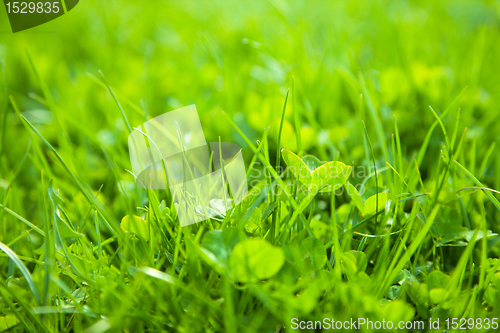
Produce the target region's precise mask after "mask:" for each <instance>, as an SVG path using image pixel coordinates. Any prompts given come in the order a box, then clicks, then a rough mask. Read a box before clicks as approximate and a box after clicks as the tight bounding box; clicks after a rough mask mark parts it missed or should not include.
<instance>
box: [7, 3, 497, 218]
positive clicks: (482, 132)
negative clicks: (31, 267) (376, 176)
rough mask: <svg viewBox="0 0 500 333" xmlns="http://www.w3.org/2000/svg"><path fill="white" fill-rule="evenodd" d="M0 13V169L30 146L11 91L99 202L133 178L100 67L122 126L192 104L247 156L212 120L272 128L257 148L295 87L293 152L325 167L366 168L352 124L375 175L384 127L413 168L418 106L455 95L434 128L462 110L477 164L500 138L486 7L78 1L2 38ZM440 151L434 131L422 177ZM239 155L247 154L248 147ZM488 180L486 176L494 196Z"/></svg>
mask: <svg viewBox="0 0 500 333" xmlns="http://www.w3.org/2000/svg"><path fill="white" fill-rule="evenodd" d="M0 17H2V19H1V20H0V32H1V33H0V58H1V59H3V60H4V75H2V76H1V78H0V87H1V89H2V90H3V91H4V92H2V94H1V95H0V99H1V100H0V101H1V104H0V107H1V108H2V110H4V111H3V112H2V113H3V117H2V118H3V120H2V125H3V128H4V131H3V132H2V133H3V137H2V141H1V145H2V148H1V149H2V150H1V151H2V161H3V163H4V167H6V169H7V170H8V169H9V168H13V166H15V165H16V164H17V163H18V161H19V160H20V159H21V158H22V156H23V155H24V154H25V152H26V149H27V145H28V140H29V137H30V135H29V134H30V133H29V132H28V131H27V130H26V129H25V128H24V126H23V124H22V123H21V122H20V121H19V119H18V118H17V116H16V115H15V113H14V110H13V109H12V106H11V105H10V104H9V103H8V99H7V96H8V95H9V94H10V95H12V96H13V97H14V99H15V101H16V102H17V103H18V104H19V107H20V109H21V111H22V112H23V114H24V115H26V117H27V118H28V119H29V120H30V121H32V123H33V124H34V125H35V126H36V128H37V129H38V130H40V131H41V133H42V134H43V135H44V136H45V137H46V138H47V139H48V140H49V141H50V142H51V143H53V144H54V146H55V147H56V149H60V153H61V155H62V156H63V158H65V159H66V160H69V161H73V162H72V163H73V165H72V166H71V167H72V168H77V169H78V170H80V172H81V174H82V177H83V178H84V181H85V182H86V183H87V184H90V185H91V187H92V189H93V190H94V191H97V189H98V188H99V186H100V185H101V184H105V186H104V188H103V192H104V193H105V194H107V196H106V198H108V200H110V201H113V198H114V197H115V196H116V195H117V193H118V191H127V189H128V190H130V191H133V188H134V182H133V179H132V176H131V175H129V174H128V173H126V171H125V169H130V161H129V159H128V148H127V136H128V132H127V129H126V127H125V125H124V122H123V120H122V117H121V114H120V110H119V109H118V107H117V105H116V103H115V102H114V100H113V98H112V96H111V94H109V92H108V91H107V89H106V88H105V87H103V85H102V79H101V77H100V75H99V73H98V70H101V71H102V73H103V74H104V75H105V77H106V79H107V82H108V83H109V84H110V86H111V87H112V88H113V89H114V91H115V92H116V94H117V97H118V100H119V101H120V103H121V105H122V106H123V109H124V112H125V113H126V115H127V117H128V118H129V120H130V123H131V126H132V127H136V126H138V125H140V124H141V123H143V122H144V121H145V119H146V117H154V116H156V115H159V114H162V113H164V112H167V111H171V110H174V109H176V108H179V107H182V106H186V105H190V104H196V106H197V109H198V112H199V114H200V117H201V121H202V124H203V128H204V131H205V136H206V138H207V141H218V137H219V136H221V138H222V141H228V142H231V141H232V142H236V143H238V144H239V145H240V146H242V147H245V146H246V144H245V143H244V141H243V140H242V139H241V138H240V137H239V136H238V135H237V134H236V132H234V131H233V130H232V128H231V126H230V124H229V123H228V122H227V120H225V119H224V118H223V117H222V116H221V113H220V111H222V110H223V111H225V112H226V113H228V114H229V115H230V116H231V117H233V119H234V121H235V122H236V123H237V124H238V125H239V126H240V127H241V128H242V129H243V131H244V132H245V134H246V135H248V136H249V137H250V138H251V139H252V140H257V139H260V138H261V136H262V133H263V131H264V130H265V129H266V128H267V127H268V126H270V129H269V138H270V147H271V152H273V151H274V150H273V147H275V146H276V138H277V135H278V129H279V121H280V116H281V112H282V108H283V103H284V100H285V95H286V91H287V89H288V88H290V87H291V86H292V78H293V77H294V78H295V91H296V94H295V96H294V97H295V110H296V112H297V113H298V115H299V119H300V121H301V129H300V132H301V138H302V148H303V150H304V151H306V152H307V153H311V154H315V155H316V156H318V157H319V158H320V159H322V160H324V161H326V160H334V159H338V160H340V161H343V162H345V163H347V164H366V163H368V160H367V156H368V155H367V152H366V151H365V149H364V146H363V135H364V134H363V127H362V123H361V120H364V121H365V123H366V126H367V128H368V132H369V133H370V136H371V137H372V142H373V145H374V150H375V155H376V158H377V160H378V162H379V163H380V164H381V165H382V164H384V162H385V158H384V155H383V148H382V147H381V145H380V142H381V141H380V135H381V136H383V139H384V140H387V144H388V146H389V147H390V144H391V143H390V142H391V141H390V140H391V134H392V133H394V126H393V121H394V117H395V119H396V120H397V122H398V126H399V131H400V135H401V142H402V147H403V156H406V157H407V158H408V161H406V162H411V159H412V157H413V156H414V155H415V154H416V153H417V151H418V149H419V148H420V146H421V144H422V142H423V140H424V136H425V134H426V130H427V129H428V127H429V126H430V125H431V124H432V123H433V122H434V120H435V118H434V116H433V115H432V113H431V112H430V110H429V108H428V106H429V105H432V107H433V108H434V109H435V110H436V111H437V113H438V114H441V113H442V112H443V111H444V110H445V109H446V108H447V107H448V106H449V105H450V104H451V102H452V101H453V100H454V99H455V98H456V97H457V96H458V95H459V93H460V92H461V91H462V90H463V89H464V88H465V87H466V86H467V87H468V88H467V89H466V90H465V93H464V94H463V95H462V96H461V97H460V101H459V103H456V104H454V105H453V109H452V110H451V111H450V112H449V113H448V115H447V116H446V117H445V118H444V122H445V125H446V126H449V128H450V130H449V131H450V132H451V131H452V129H453V126H454V124H455V118H456V116H457V109H458V107H461V108H462V111H461V119H460V124H461V126H460V134H461V133H462V130H463V127H465V126H467V127H468V130H467V133H466V138H467V139H468V140H466V141H464V145H465V148H467V147H471V146H472V145H476V146H477V160H478V162H477V163H478V164H480V161H481V156H482V155H484V154H485V153H486V151H487V149H488V147H489V146H490V144H491V143H492V142H494V141H495V140H497V138H498V134H497V133H500V125H499V124H498V122H497V121H496V120H497V115H498V112H499V108H498V105H499V102H500V84H499V80H498V73H500V68H499V67H500V39H499V28H500V2H499V1H459V0H452V1H439V2H438V1H434V0H429V1H320V0H314V1H285V0H269V1H255V0H252V1H238V2H236V1H153V0H148V1H141V2H138V1H130V0H126V1H125V0H121V1H117V0H116V1H115V0H112V1H96V0H82V1H80V3H79V4H78V5H77V7H75V8H74V9H73V10H72V11H70V12H69V13H67V14H65V15H64V16H62V17H60V18H58V19H56V20H54V21H52V22H49V23H47V24H44V25H42V26H39V27H36V28H33V29H30V30H27V31H24V32H19V33H16V34H12V33H11V32H10V26H9V24H8V21H7V19H6V17H7V16H6V13H5V8H4V7H2V9H0ZM26 51H28V52H29V53H30V54H31V56H32V57H33V60H34V63H35V65H36V67H37V68H38V71H39V72H40V76H41V77H42V78H43V80H44V81H45V83H46V84H47V86H48V88H49V89H50V92H51V94H52V96H53V98H54V102H55V105H56V106H57V108H58V110H60V112H59V114H60V117H61V118H62V123H63V127H64V129H65V131H66V132H65V133H66V134H65V135H66V136H68V138H69V140H70V142H71V143H72V145H73V146H74V147H76V148H75V149H73V150H71V151H69V150H65V149H63V147H60V146H59V144H58V142H59V141H58V140H57V137H58V129H57V128H58V127H57V126H56V125H55V124H54V119H53V117H52V115H51V113H50V112H49V111H48V108H47V106H46V105H44V103H43V98H41V96H43V94H42V90H41V87H40V85H39V82H38V80H37V78H36V76H35V73H34V72H33V70H32V68H31V66H30V63H29V60H28V57H27V55H26ZM361 94H362V95H363V96H362V97H360V95H361ZM374 115H376V118H377V119H379V120H380V121H376V120H375V117H374ZM293 124H294V121H293V110H292V108H291V105H290V103H289V106H288V108H287V112H286V119H285V123H284V131H283V142H282V144H283V146H284V147H285V148H288V149H291V150H293V151H296V150H297V144H296V133H295V129H294V125H293ZM377 126H379V129H378V130H377ZM438 132H439V133H438ZM440 136H441V137H440ZM377 138H378V139H377ZM474 138H476V139H474ZM36 140H38V139H36ZM442 141H443V139H442V135H441V132H440V131H435V135H434V136H433V139H432V140H431V142H430V145H429V152H428V154H427V155H426V159H425V160H424V163H423V165H422V166H421V172H422V174H423V175H424V176H425V174H426V172H430V170H428V169H427V168H428V167H427V165H434V161H435V160H436V158H437V157H438V156H439V155H438V154H439V150H440V149H441V146H440V143H441V142H442ZM465 150H466V149H465ZM245 152H247V153H246V155H245ZM47 154H48V155H49V158H50V161H54V160H55V159H54V157H53V156H52V155H50V153H48V152H47ZM107 154H109V155H110V156H113V158H112V161H111V159H110V158H109V156H107ZM243 154H244V156H245V158H246V159H247V160H249V159H250V158H251V157H252V156H251V155H252V154H251V152H250V150H248V148H247V149H246V150H244V152H243ZM69 155H72V156H69ZM389 155H390V152H389ZM497 155H498V154H497ZM427 159H432V160H433V163H432V164H431V163H429V164H427V162H426V161H427ZM271 160H274V158H273V157H272V156H271ZM115 163H116V165H115ZM111 164H112V166H113V168H110V165H111ZM497 165H500V163H497ZM56 167H59V166H56ZM37 170H38V169H36V168H35V167H34V166H32V165H31V164H30V163H27V164H26V165H25V166H24V167H23V173H24V174H25V175H26V176H25V177H23V178H22V179H20V180H19V182H21V184H24V185H25V187H24V194H25V195H26V196H27V197H28V198H29V196H30V195H31V196H32V197H35V196H36V190H34V189H33V187H32V186H30V184H31V185H32V184H34V183H35V182H38V181H39V180H40V173H39V171H37ZM63 172H64V171H62V169H61V173H63ZM114 172H115V173H116V172H118V173H119V176H117V175H116V174H114ZM493 172H494V170H493V169H488V170H487V171H486V173H487V174H486V177H487V178H488V175H489V179H490V182H489V183H490V184H491V185H493V183H494V185H497V188H500V183H499V182H500V180H496V179H494V177H493ZM119 179H123V180H122V185H123V186H122V187H121V189H119V188H120V187H119V186H116V183H117V182H119V181H120V180H119ZM3 182H4V183H5V182H6V181H3ZM487 183H488V181H487ZM4 185H5V184H4ZM21 205H29V202H26V203H23V204H21ZM117 215H119V214H117Z"/></svg>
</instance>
